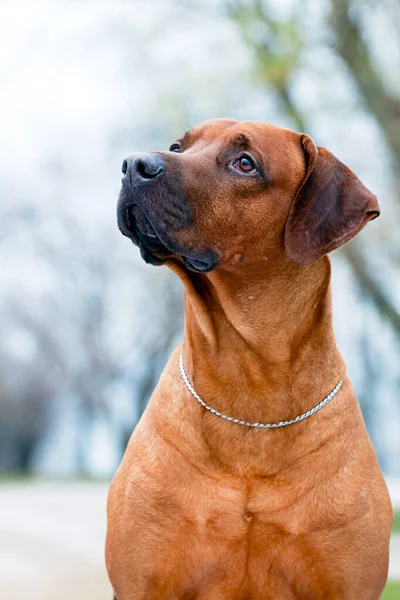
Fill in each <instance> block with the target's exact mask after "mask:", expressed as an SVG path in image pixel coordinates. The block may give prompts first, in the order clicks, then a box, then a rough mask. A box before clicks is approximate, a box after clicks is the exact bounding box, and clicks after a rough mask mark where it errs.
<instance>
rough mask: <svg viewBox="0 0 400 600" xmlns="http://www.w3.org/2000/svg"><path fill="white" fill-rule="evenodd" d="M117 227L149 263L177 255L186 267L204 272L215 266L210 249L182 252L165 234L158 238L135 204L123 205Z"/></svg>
mask: <svg viewBox="0 0 400 600" xmlns="http://www.w3.org/2000/svg"><path fill="white" fill-rule="evenodd" d="M121 217H122V218H121ZM118 227H119V229H120V231H121V233H123V234H124V235H125V236H126V237H128V238H130V239H131V240H132V242H133V243H134V244H135V245H136V246H138V247H139V250H140V254H141V256H142V258H143V259H144V260H145V261H146V262H147V263H150V264H152V265H161V264H162V263H163V262H164V261H165V260H167V259H168V258H172V257H179V258H181V259H182V262H183V263H184V265H185V266H186V267H187V268H188V269H190V270H192V271H196V272H198V273H207V272H208V271H211V270H212V269H214V268H215V267H216V266H217V262H218V261H217V258H216V255H215V253H214V252H211V251H209V252H202V253H197V252H195V251H190V252H186V251H183V250H182V249H181V248H178V247H177V246H176V245H175V244H174V243H172V242H171V241H170V240H168V239H167V237H166V236H162V237H163V239H161V237H160V234H159V233H157V232H156V230H155V228H154V226H153V224H152V223H151V221H150V219H149V218H148V217H147V215H146V214H145V213H144V211H143V210H142V209H141V208H140V207H139V206H138V205H136V204H132V205H130V206H127V207H125V209H124V211H123V212H122V214H121V213H120V214H119V215H118Z"/></svg>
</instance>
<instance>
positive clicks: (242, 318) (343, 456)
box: [106, 120, 392, 600]
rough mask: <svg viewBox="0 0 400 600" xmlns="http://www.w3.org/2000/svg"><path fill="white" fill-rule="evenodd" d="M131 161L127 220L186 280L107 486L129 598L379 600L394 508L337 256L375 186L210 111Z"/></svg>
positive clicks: (151, 255) (112, 568) (117, 574)
mask: <svg viewBox="0 0 400 600" xmlns="http://www.w3.org/2000/svg"><path fill="white" fill-rule="evenodd" d="M123 172H124V178H123V187H122V191H121V195H120V200H119V207H118V217H119V226H120V229H121V230H122V232H123V233H124V234H125V235H128V236H129V237H131V238H132V240H133V241H134V242H135V243H136V244H137V245H139V247H140V251H141V254H142V256H143V257H144V259H145V260H147V261H148V262H151V263H155V264H160V263H165V264H167V265H168V266H169V267H170V268H171V269H172V270H173V271H174V272H175V273H177V274H178V276H179V277H180V278H181V279H182V281H183V283H184V286H185V318H186V320H185V334H184V341H183V344H182V346H181V347H180V348H178V349H177V350H176V351H175V352H174V354H173V355H172V357H171V359H170V361H169V363H168V365H167V367H166V369H165V371H164V373H163V375H162V377H161V379H160V382H159V384H158V386H157V388H156V390H155V391H154V393H153V395H152V397H151V399H150V402H149V404H148V407H147V409H146V411H145V413H144V415H143V416H142V418H141V420H140V422H139V424H138V426H137V427H136V429H135V432H134V434H133V435H132V438H131V440H130V443H129V445H128V448H127V451H126V453H125V456H124V459H123V461H122V464H121V466H120V468H119V470H118V472H117V474H116V476H115V478H114V481H113V483H112V486H111V490H110V495H109V504H108V535H107V548H106V557H107V567H108V572H109V575H110V579H111V582H112V585H113V587H114V590H115V593H116V596H117V597H118V600H175V599H182V600H195V599H199V600H286V599H287V600H289V599H302V600H306V599H307V600H310V599H313V600H319V599H321V600H322V599H325V600H327V599H339V598H341V599H346V600H376V599H378V598H379V597H380V595H381V592H382V589H383V587H384V585H385V581H386V577H387V569H388V547H389V537H390V530H391V523H392V511H391V506H390V501H389V497H388V493H387V489H386V486H385V483H384V480H383V478H382V475H381V472H380V470H379V466H378V463H377V460H376V456H375V453H374V450H373V448H372V445H371V442H370V439H369V437H368V434H367V432H366V429H365V425H364V422H363V418H362V416H361V412H360V408H359V405H358V402H357V400H356V397H355V395H354V391H353V388H352V386H351V383H350V381H349V380H348V378H347V376H346V369H345V365H344V363H343V360H342V358H341V356H340V354H339V352H338V350H337V348H336V344H335V339H334V335H333V330H332V315H331V289H330V262H329V259H328V257H327V256H326V254H327V253H328V252H330V251H331V250H334V249H335V248H337V247H339V246H341V245H342V244H344V243H346V242H348V241H349V240H350V239H351V238H353V237H354V236H355V235H356V234H357V233H358V232H359V231H360V230H361V229H362V228H363V227H364V225H365V224H366V223H367V222H368V221H369V220H371V219H373V218H375V217H377V216H378V215H379V206H378V203H377V200H376V198H375V196H374V195H373V194H371V193H370V192H369V191H368V190H367V189H366V188H365V187H364V185H363V184H362V183H361V182H360V180H359V179H357V177H356V176H355V175H354V173H352V171H350V170H349V169H348V168H347V167H345V166H344V165H343V164H342V163H341V162H339V161H338V160H337V159H336V158H335V157H334V156H333V155H332V154H331V153H330V152H328V151H327V150H325V149H324V148H317V147H316V146H315V144H314V142H313V141H312V140H311V139H310V138H309V137H308V136H306V135H299V134H297V133H295V132H293V131H289V130H286V129H281V128H278V127H274V126H272V125H266V124H263V123H254V122H244V123H240V122H237V121H231V120H215V121H209V122H207V123H205V124H203V125H200V126H199V127H196V128H194V129H192V130H190V131H189V132H188V133H186V134H185V135H184V136H183V137H182V138H181V139H180V140H178V141H177V142H176V143H174V144H173V145H172V147H171V149H170V152H157V153H151V154H137V155H132V156H131V157H129V159H127V160H126V161H124V165H123ZM181 352H182V358H183V367H184V370H185V372H186V374H187V377H188V382H190V384H191V385H192V386H193V388H194V390H195V391H196V392H197V394H198V395H199V397H200V398H201V399H202V401H203V402H204V403H206V404H207V405H209V406H210V407H214V409H216V411H218V413H217V414H216V413H215V412H214V413H212V412H211V411H210V410H206V408H204V406H202V405H201V404H200V402H199V401H196V399H195V398H193V396H192V395H191V392H190V391H189V389H188V386H187V385H186V384H185V382H184V380H183V378H182V377H181V373H180V365H179V355H180V353H181ZM342 379H343V385H342V387H341V388H340V389H339V391H337V390H338V388H337V387H336V386H337V384H338V382H340V380H342ZM190 384H189V383H188V385H190ZM335 388H336V392H337V393H336V394H335V395H334V394H332V395H331V396H330V397H329V400H330V401H327V402H326V403H324V405H323V406H322V407H321V410H319V411H317V412H313V413H312V414H307V411H309V410H310V409H312V408H313V407H314V406H316V405H317V404H318V403H319V402H320V401H321V400H322V399H323V398H325V397H326V396H327V395H328V394H329V393H330V392H331V391H332V390H334V389H335ZM333 396H334V397H333ZM220 413H223V415H226V416H228V417H231V419H232V418H234V419H236V422H235V421H233V422H232V420H230V421H229V420H227V419H226V418H222V417H221V414H220ZM304 413H306V414H304ZM300 415H303V417H304V418H302V420H301V421H297V422H295V423H292V424H285V423H282V421H287V420H292V419H295V418H296V417H297V416H300ZM238 420H241V421H245V422H247V423H238V422H237V421H238ZM260 423H261V424H264V423H266V424H271V423H272V424H274V423H275V424H276V423H279V424H280V425H281V426H279V427H273V428H261V427H258V426H257V425H259V424H260ZM251 424H252V425H253V426H250V425H251Z"/></svg>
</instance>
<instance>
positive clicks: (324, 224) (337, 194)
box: [285, 135, 380, 265]
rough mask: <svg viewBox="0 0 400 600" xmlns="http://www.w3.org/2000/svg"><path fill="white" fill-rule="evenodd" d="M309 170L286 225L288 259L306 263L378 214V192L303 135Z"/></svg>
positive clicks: (350, 234) (302, 140)
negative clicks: (373, 190) (370, 189)
mask: <svg viewBox="0 0 400 600" xmlns="http://www.w3.org/2000/svg"><path fill="white" fill-rule="evenodd" d="M301 145H302V147H303V151H304V154H305V158H306V165H307V171H306V175H305V178H304V181H303V183H302V184H301V186H300V188H299V190H298V191H297V194H296V196H295V198H294V200H293V202H292V206H291V208H290V213H289V217H288V219H287V221H286V226H285V247H286V252H287V254H288V256H289V258H290V259H291V260H293V261H295V262H297V263H300V264H303V265H309V264H311V263H313V262H315V261H317V260H319V259H320V258H322V257H323V256H324V255H325V254H327V253H328V252H331V250H335V249H336V248H339V246H342V245H343V244H346V242H348V241H350V240H351V239H352V238H353V237H355V236H356V235H357V233H359V232H360V231H361V229H362V228H363V227H364V226H365V225H366V224H367V223H368V221H371V220H372V219H375V218H376V217H378V216H379V214H380V208H379V204H378V201H377V199H376V196H374V194H372V192H370V191H369V190H367V188H366V187H365V186H364V185H363V184H362V183H361V181H360V180H359V179H358V177H357V176H356V175H355V174H354V173H353V171H351V170H350V169H349V168H348V167H346V165H344V164H343V163H341V162H340V160H338V159H337V158H336V157H335V156H333V154H331V153H330V152H328V150H326V149H325V148H320V147H318V148H317V146H316V145H315V144H314V142H313V141H312V139H311V138H310V137H308V136H307V135H302V136H301Z"/></svg>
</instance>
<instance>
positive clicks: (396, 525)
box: [392, 510, 400, 598]
mask: <svg viewBox="0 0 400 600" xmlns="http://www.w3.org/2000/svg"><path fill="white" fill-rule="evenodd" d="M392 531H393V533H400V510H395V511H394V521H393V529H392ZM399 598H400V596H399Z"/></svg>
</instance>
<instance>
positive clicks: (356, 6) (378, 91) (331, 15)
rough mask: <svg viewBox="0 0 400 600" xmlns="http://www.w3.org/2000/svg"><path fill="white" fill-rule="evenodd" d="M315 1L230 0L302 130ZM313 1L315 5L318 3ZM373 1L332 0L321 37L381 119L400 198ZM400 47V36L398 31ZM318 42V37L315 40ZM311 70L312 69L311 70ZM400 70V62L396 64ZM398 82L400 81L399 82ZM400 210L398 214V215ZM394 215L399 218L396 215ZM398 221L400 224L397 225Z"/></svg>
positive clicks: (369, 282) (358, 257)
mask: <svg viewBox="0 0 400 600" xmlns="http://www.w3.org/2000/svg"><path fill="white" fill-rule="evenodd" d="M312 4H313V3H312V2H310V1H309V0H308V1H307V0H301V1H297V2H294V3H293V4H292V10H290V11H289V12H286V13H285V14H284V15H282V13H279V11H278V14H277V11H276V10H274V3H273V2H271V1H268V0H228V2H227V12H228V15H229V16H230V18H231V19H232V20H233V21H234V22H235V23H236V25H237V27H238V28H239V30H240V32H241V34H242V36H243V39H244V40H245V42H246V44H247V45H248V46H249V47H250V48H251V49H252V50H253V52H254V60H255V65H254V71H255V75H256V77H257V78H258V80H259V81H261V82H262V83H263V84H264V85H265V86H266V88H267V90H268V92H269V93H272V95H275V97H276V98H277V101H278V103H279V104H280V107H281V109H282V110H283V111H284V112H285V113H286V115H287V117H288V118H289V119H290V120H291V121H292V123H293V126H294V127H295V128H296V129H298V130H299V131H307V132H310V131H311V132H312V129H313V126H312V119H311V115H310V114H306V113H305V112H304V110H303V109H302V107H301V106H300V103H299V102H298V100H297V99H296V97H295V94H294V93H293V87H294V80H295V78H296V75H297V74H298V71H299V69H300V68H304V65H305V63H306V62H307V50H309V47H308V44H309V42H308V40H307V36H306V35H305V33H304V32H305V28H304V23H305V20H307V19H309V18H311V14H310V12H311V11H310V9H311V8H312ZM379 5H380V8H381V9H382V8H383V6H384V8H385V12H386V17H387V20H388V21H390V19H391V16H392V17H393V19H392V22H393V23H397V25H398V24H399V22H400V4H399V3H398V2H397V1H396V0H383V1H382V2H380V3H379ZM314 6H315V5H314ZM371 8H372V2H370V1H368V0H367V1H363V2H361V1H356V0H355V1H351V0H329V2H328V4H327V11H326V15H325V28H324V30H323V34H322V37H321V39H320V42H322V43H324V44H325V45H326V46H329V47H330V48H331V49H332V50H333V52H334V53H336V55H337V56H338V57H340V58H341V60H342V61H343V62H344V63H345V65H346V66H347V69H348V73H349V75H350V76H351V77H352V78H353V81H354V85H355V86H356V88H357V89H358V91H359V95H360V99H361V100H362V101H363V102H364V103H365V105H366V107H367V109H368V110H369V111H370V113H371V114H372V115H373V116H374V118H375V119H376V121H377V123H378V124H379V126H380V128H381V130H382V134H383V136H384V139H385V140H386V143H387V146H388V148H389V150H390V153H391V156H392V159H393V172H394V174H395V179H396V181H397V197H398V199H399V200H400V180H399V179H398V176H397V173H399V172H400V95H399V94H400V86H399V87H397V89H396V91H394V90H393V89H391V88H390V86H389V85H388V83H387V81H386V73H387V72H388V69H387V68H386V69H384V68H379V66H378V65H377V64H376V63H375V58H374V51H373V48H372V47H371V46H372V44H371V43H370V42H369V41H368V40H367V38H366V35H365V27H364V26H363V24H362V21H363V19H365V18H368V16H369V15H365V14H364V13H365V11H367V12H368V11H371ZM394 39H396V41H397V43H398V46H399V48H398V49H399V54H400V36H397V37H396V36H394ZM313 42H314V44H315V40H313ZM310 70H311V69H310ZM398 73H400V67H399V68H398ZM399 83H400V82H399ZM399 214H400V213H398V214H397V215H396V216H397V217H398V216H399ZM396 216H395V217H396ZM397 225H398V226H399V225H400V223H398V224H397ZM342 253H343V254H344V255H345V257H346V259H347V261H348V264H349V265H350V266H351V268H352V271H353V274H354V276H355V278H356V280H357V281H358V284H359V286H360V288H361V289H362V290H363V291H364V292H365V293H366V294H367V295H368V296H369V297H370V299H371V300H372V302H373V303H374V305H375V307H376V309H377V310H378V312H379V313H380V314H381V315H383V316H384V317H385V319H387V321H388V322H389V323H390V325H391V327H392V328H393V331H394V332H395V333H396V334H397V336H398V337H399V339H400V312H399V308H398V306H397V305H396V303H395V302H394V301H393V298H392V297H391V295H390V294H389V293H387V291H386V290H385V289H384V288H383V286H382V285H381V284H380V282H379V280H378V279H377V278H376V277H375V276H374V274H373V272H372V271H371V270H369V269H368V265H367V264H366V261H365V259H364V256H363V252H362V250H361V247H360V245H359V244H358V243H357V241H356V242H353V243H352V244H350V245H347V246H346V247H345V248H344V249H343V250H342Z"/></svg>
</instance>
